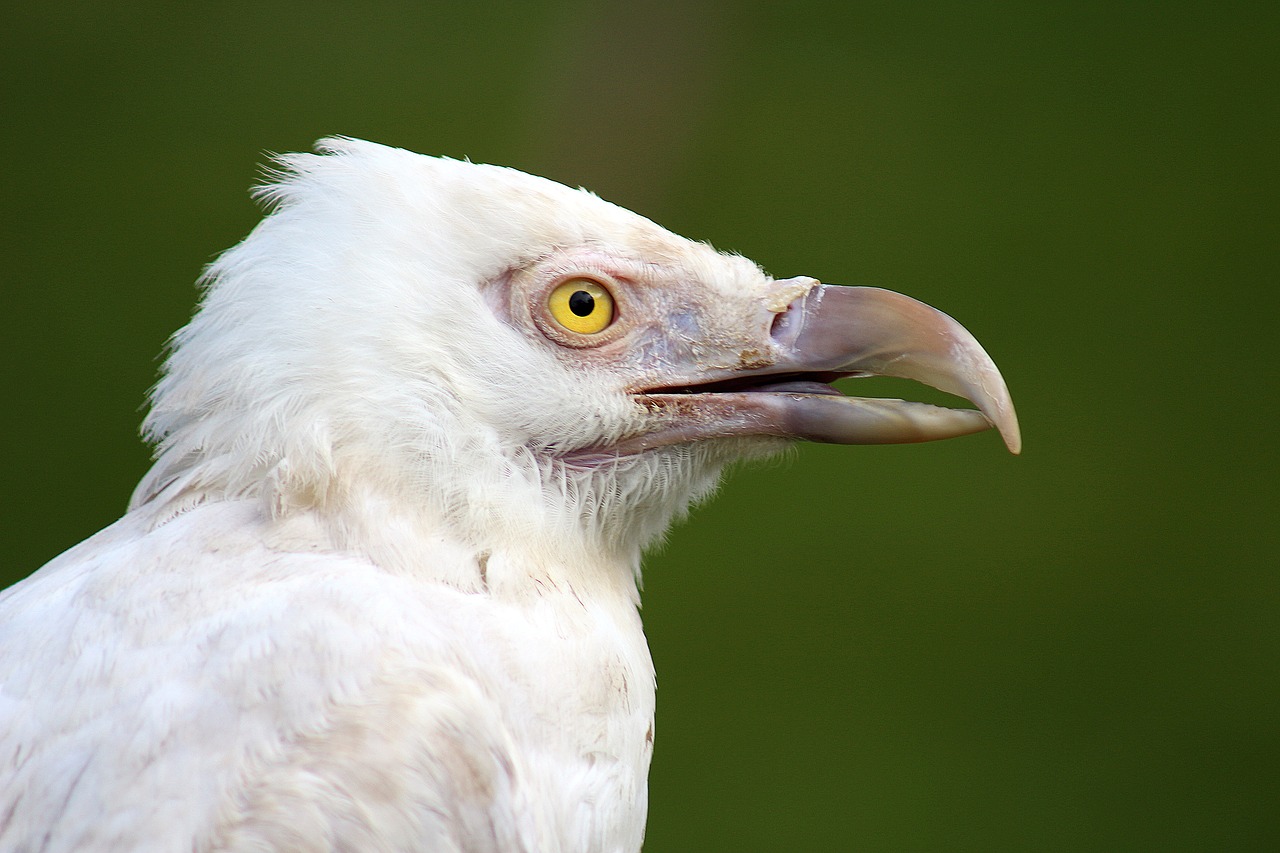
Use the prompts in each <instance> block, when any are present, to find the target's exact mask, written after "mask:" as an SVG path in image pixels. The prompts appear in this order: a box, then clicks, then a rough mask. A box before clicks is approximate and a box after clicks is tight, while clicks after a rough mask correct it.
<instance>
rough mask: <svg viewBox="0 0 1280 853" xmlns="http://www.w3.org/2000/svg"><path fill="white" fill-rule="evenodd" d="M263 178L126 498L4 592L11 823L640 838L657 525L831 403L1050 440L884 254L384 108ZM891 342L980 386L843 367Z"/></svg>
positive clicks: (891, 362) (132, 841)
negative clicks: (859, 389) (803, 256)
mask: <svg viewBox="0 0 1280 853" xmlns="http://www.w3.org/2000/svg"><path fill="white" fill-rule="evenodd" d="M255 192H256V195H257V197H258V199H259V200H260V201H261V202H262V203H263V205H264V207H265V208H266V212H265V215H264V217H263V218H262V219H261V221H260V222H259V223H258V224H257V225H256V227H255V228H254V229H253V230H252V231H251V232H250V234H249V235H248V236H247V237H246V238H245V239H244V240H243V241H242V242H240V243H239V244H238V245H236V246H234V247H233V248H231V249H229V250H227V251H226V252H224V253H223V254H222V255H221V256H220V257H218V258H217V259H216V260H215V261H214V262H213V263H212V264H210V266H209V268H208V269H207V270H206V272H205V274H204V276H203V277H202V282H201V287H202V292H201V295H200V300H199V304H198V306H197V308H196V310H195V313H194V315H193V317H192V319H191V321H190V322H189V323H188V324H187V325H186V326H185V327H183V328H182V329H181V330H179V331H178V332H177V333H175V335H174V336H173V337H172V339H171V340H170V342H169V344H168V346H167V353H166V357H165V360H164V363H163V366H162V368H161V375H160V378H159V380H158V381H157V383H156V384H155V386H154V387H153V388H152V390H151V392H150V408H149V412H148V413H147V415H146V416H145V419H144V422H143V427H142V429H143V433H144V436H145V438H146V439H147V440H148V441H149V442H150V443H151V444H152V446H153V451H154V452H153V455H154V462H153V465H152V467H151V468H150V470H149V471H148V472H147V473H146V475H145V476H144V477H143V479H142V480H141V482H140V483H139V484H138V486H137V488H136V490H135V491H134V493H133V495H132V498H131V500H130V503H129V506H128V510H127V512H126V513H125V514H124V516H123V517H122V518H121V519H120V520H119V521H117V522H116V523H114V524H112V525H111V526H109V527H107V528H106V529H104V530H102V531H101V532H100V533H98V534H96V535H94V536H92V537H91V538H89V539H88V540H86V541H85V542H83V543H81V544H79V545H77V546H75V547H73V548H71V549H70V550H69V551H67V552H66V553H64V554H62V555H61V556H59V557H57V558H55V559H54V560H52V561H51V562H49V563H48V564H47V565H45V566H44V567H43V568H41V569H39V570H38V571H36V572H35V573H34V574H32V575H30V576H29V577H27V578H26V579H24V580H22V581H20V582H18V583H17V584H15V585H14V586H12V587H10V588H8V589H7V590H5V591H4V592H3V594H2V595H0V849H3V850H12V851H32V853H34V851H71V850H76V851H106V850H111V851H131V850H132V851H142V850H145V851H165V853H167V852H168V851H173V853H177V851H184V852H187V851H200V853H204V852H205V851H268V850H281V851H283V850H287V851H330V850H343V851H348V850H361V851H544V852H545V853H552V852H553V851H554V853H561V851H563V853H579V851H610V853H612V851H636V850H639V849H640V848H641V845H642V843H643V840H644V831H645V821H646V812H647V804H648V788H647V784H648V783H647V777H648V769H649V764H650V758H651V755H652V749H653V743H654V707H655V674H654V668H653V664H652V660H651V658H650V655H649V650H648V646H647V643H646V640H645V636H644V633H643V630H642V626H641V621H640V616H639V610H638V606H639V579H640V566H641V555H642V553H643V552H644V550H645V548H646V547H648V546H650V545H652V544H653V543H655V542H656V541H658V540H660V539H661V537H662V536H663V534H664V532H665V531H666V530H667V529H668V527H669V526H670V525H671V524H673V523H674V522H676V521H678V520H680V519H682V518H683V517H684V515H685V514H686V513H687V510H688V508H689V507H690V506H691V505H693V504H694V503H696V502H697V501H700V500H703V499H705V498H707V497H708V496H709V495H710V494H711V492H712V491H713V490H714V489H715V488H716V486H717V484H718V483H719V481H720V479H721V477H722V474H723V472H724V471H725V469H726V467H727V466H729V465H731V464H733V463H736V462H739V461H742V460H750V459H760V458H766V457H769V456H772V455H775V454H777V453H779V452H781V451H784V450H785V449H786V448H788V447H791V446H793V445H794V443H795V442H796V441H798V440H801V441H816V442H825V443H835V444H851V445H852V444H884V443H899V442H915V441H926V440H933V439H940V438H950V437H954V436H959V435H966V434H970V433H975V432H980V431H982V430H985V429H989V428H991V427H993V426H994V427H995V428H996V430H997V431H998V432H999V434H1000V435H1001V436H1002V437H1003V440H1004V442H1005V444H1006V445H1007V447H1008V449H1009V450H1011V451H1013V452H1015V453H1016V452H1018V451H1019V449H1020V447H1021V438H1020V433H1019V428H1018V422H1017V417H1016V414H1015V412H1014V409H1013V405H1012V402H1011V400H1010V396H1009V392H1008V389H1007V386H1006V384H1005V382H1004V380H1003V379H1002V378H1001V375H1000V372H999V370H998V369H997V368H996V366H995V364H994V362H993V361H992V359H991V358H990V357H989V356H988V355H987V353H986V352H985V351H984V350H983V348H982V346H981V345H980V344H979V343H978V342H977V340H976V339H975V338H974V337H973V336H972V335H971V334H970V333H969V332H968V331H966V330H965V329H964V327H962V326H961V325H960V324H959V323H958V322H956V321H955V320H953V319H952V318H950V317H949V316H947V315H946V314H943V313H942V312H940V311H938V310H936V309H934V308H931V307H929V306H926V305H924V304H923V303H920V302H917V301H915V300H913V299H911V298H909V297H906V296H903V295H900V294H897V293H895V292H892V291H889V290H883V289H878V288H872V287H847V286H841V285H834V284H824V283H821V282H819V281H818V280H817V279H814V278H810V277H803V276H800V277H792V278H784V279H776V278H772V277H770V276H769V275H768V274H766V273H765V272H764V271H763V269H762V268H761V267H760V266H758V265H757V264H756V263H754V262H752V261H750V260H749V259H747V258H745V257H743V256H741V255H736V254H730V253H723V252H720V251H717V250H716V249H714V248H713V247H711V246H710V245H708V244H706V243H702V242H696V241H692V240H689V239H686V238H684V237H681V236H678V235H676V234H674V233H672V232H670V231H667V230H665V229H664V228H662V227H660V226H658V225H657V224H655V223H654V222H652V221H650V220H648V219H646V218H643V217H642V216H640V215H638V214H636V213H633V212H631V211H628V210H626V209H624V208H622V207H619V206H615V205H613V204H611V203H609V202H607V201H605V200H603V199H601V198H599V197H598V196H596V195H593V194H592V193H590V192H588V191H586V190H583V189H577V188H572V187H569V186H566V185H562V184H559V183H555V182H553V181H550V180H547V179H544V178H540V177H536V176H533V175H529V174H525V173H523V172H520V171H516V170H514V169H510V168H506V167H501V166H492V165H484V164H478V163H473V162H470V161H467V160H455V159H449V158H442V157H433V156H426V155H422V154H417V153H413V152H410V151H407V150H404V149H399V148H393V147H388V146H384V145H380V144H376V143H372V142H365V141H361V140H357V139H353V138H349V137H334V138H329V139H326V140H322V141H321V142H320V143H317V146H316V148H315V150H314V151H312V152H308V153H298V154H288V155H283V156H280V157H277V158H276V159H275V160H274V161H273V165H272V166H271V167H270V169H269V174H268V177H267V178H266V180H265V182H264V183H263V184H262V185H261V186H260V187H259V188H258V189H257V190H256V191H255ZM868 375H883V376H896V377H903V378H908V379H913V380H917V381H919V382H922V383H925V384H928V385H932V386H934V387H936V388H940V389H942V390H943V391H946V392H949V393H952V394H956V395H958V396H960V397H964V398H966V399H967V400H968V401H970V402H972V403H973V404H974V405H976V406H977V408H976V409H970V408H948V407H941V406H933V405H927V404H924V403H915V402H910V401H902V400H886V399H877V398H873V397H865V398H859V397H854V396H850V395H847V394H845V393H844V391H843V390H841V389H839V388H836V387H835V386H834V385H833V383H834V382H835V381H836V380H839V379H844V378H848V377H861V376H868Z"/></svg>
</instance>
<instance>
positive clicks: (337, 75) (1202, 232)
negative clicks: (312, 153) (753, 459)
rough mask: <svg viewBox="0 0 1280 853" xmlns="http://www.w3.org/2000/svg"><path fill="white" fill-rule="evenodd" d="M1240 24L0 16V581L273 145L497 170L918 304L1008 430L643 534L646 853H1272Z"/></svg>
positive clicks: (1244, 12) (100, 440) (522, 9)
mask: <svg viewBox="0 0 1280 853" xmlns="http://www.w3.org/2000/svg"><path fill="white" fill-rule="evenodd" d="M1278 9H1280V7H1278V6H1276V5H1275V4H1261V3H1259V4H1257V5H1256V6H1252V7H1251V6H1244V5H1233V4H1230V3H1219V4H1204V5H1194V6H1193V5H1189V4H1188V5H1183V6H1178V5H1176V4H1115V3H1109V2H1107V3H1104V2H1093V3H1071V2H1068V3H1034V4H1030V3H1029V4H1007V3H939V4H908V3H852V4H851V3H834V2H831V3H825V2H798V3H787V4H769V3H705V2H688V3H674V2H670V3H641V4H632V3H624V2H564V3H505V4H473V3H436V4H420V3H386V2H373V3H364V4H354V3H336V2H312V3H306V4H301V3H271V2H261V3H255V4H252V5H236V4H221V5H204V4H188V5H179V4H161V3H118V2H116V3H87V2H82V3H44V4H35V3H20V4H8V5H7V6H6V8H5V10H4V11H3V12H0V86H2V87H3V119H2V121H0V132H2V133H3V154H2V158H3V159H2V163H0V175H2V180H3V204H2V205H0V217H3V219H2V225H0V240H2V241H3V242H2V247H3V248H2V250H0V251H2V254H0V269H2V270H3V277H4V280H3V300H4V301H3V311H2V312H0V323H3V334H2V335H0V342H2V344H3V347H4V358H3V369H4V387H5V391H6V394H5V398H6V399H5V405H4V435H3V446H4V467H3V471H4V473H3V481H2V486H3V508H4V517H5V525H4V526H5V535H4V537H3V548H4V551H3V555H2V563H0V565H2V566H3V573H4V574H3V576H2V578H0V579H2V580H3V581H4V582H5V583H8V582H11V581H13V580H16V579H18V578H19V577H22V576H23V575H25V574H27V573H29V572H30V571H32V570H34V569H35V568H37V567H38V566H39V565H40V564H42V563H43V562H45V561H46V560H48V559H49V558H51V557H53V556H54V555H56V554H57V553H59V552H60V551H62V550H63V549H65V548H67V547H69V546H70V545H72V544H74V543H75V542H77V541H79V540H80V539H82V538H84V537H85V536H88V535H89V534H91V533H93V532H94V531H96V530H97V529H99V528H100V527H102V526H104V525H106V524H108V523H110V522H111V521H112V520H113V519H115V518H116V517H117V516H118V515H119V513H120V511H121V510H122V508H123V506H124V504H125V501H126V500H127V498H128V495H129V492H130V490H131V488H132V486H133V484H134V482H135V481H136V480H137V479H138V478H139V476H140V475H141V474H142V472H143V471H144V470H145V468H146V467H147V462H148V456H147V452H146V449H145V448H144V447H143V446H142V445H141V443H140V442H139V440H138V439H137V437H136V429H137V424H138V421H139V419H140V417H141V412H140V406H141V404H142V401H143V394H144V391H145V389H146V388H147V387H148V385H149V384H150V383H151V382H152V380H153V378H154V376H155V370H156V365H157V360H156V357H157V354H158V353H159V352H160V350H161V347H162V345H163V343H164V341H165V339H166V337H167V336H168V335H169V333H171V332H172V331H173V330H175V329H176V328H178V327H179V326H180V325H182V323H184V322H185V321H186V319H187V318H188V316H189V314H190V311H191V308H192V305H193V303H194V299H195V296H196V292H195V290H194V288H193V286H192V284H193V282H194V280H195V278H196V276H197V275H198V274H199V272H200V270H201V267H202V266H203V265H204V264H205V263H207V262H208V261H209V260H210V259H211V258H212V257H213V256H214V254H215V253H216V252H218V251H219V250H221V249H223V248H226V247H228V246H230V245H232V244H233V243H235V242H236V241H237V240H238V239H239V238H240V237H242V236H243V235H244V234H245V233H246V232H247V231H248V230H249V229H250V228H251V227H252V226H253V224H254V223H255V221H256V220H257V219H258V216H259V212H258V211H257V210H256V208H255V207H254V205H253V204H252V203H251V202H250V201H249V200H248V197H247V195H246V192H245V190H246V188H247V187H248V186H249V185H250V184H251V183H252V182H253V181H254V180H255V178H256V174H257V171H258V169H259V164H260V163H262V161H263V153H262V152H263V151H264V150H270V151H290V150H299V149H306V148H307V147H309V146H310V144H311V143H312V141H313V140H315V139H316V138H317V137H320V136H323V135H326V134H332V133H342V134H349V135H354V136H360V137H364V138H369V139H373V140H377V141H380V142H384V143H389V144H394V145H399V146H403V147H407V148H411V149H414V150H418V151H422V152H426V153H437V154H449V155H453V156H459V157H461V156H467V157H470V158H472V159H474V160H478V161H488V162H496V163H502V164H506V165H511V166H516V167H518V168H521V169H524V170H526V171H531V172H534V173H538V174H542V175H546V176H548V177H551V178H555V179H557V180H560V181H563V182H566V183H569V184H574V185H585V186H588V187H590V188H592V189H594V190H595V191H597V192H598V193H600V194H601V195H603V196H604V197H606V198H609V199H611V200H613V201H616V202H618V203H620V204H623V205H625V206H628V207H631V208H633V209H636V210H638V211H640V212H642V213H644V214H646V215H648V216H650V217H651V218H653V219H655V220H657V221H658V222H660V223H662V224H664V225H666V226H667V227H669V228H672V229H673V230H675V231H678V232H680V233H683V234H685V235H687V236H691V237H695V238H699V239H704V240H709V241H711V242H712V243H714V244H715V245H717V246H718V247H720V248H723V249H730V250H734V251H738V252H741V253H743V254H745V255H748V256H749V257H751V258H753V259H755V260H757V261H759V262H760V263H762V264H763V265H764V266H765V267H766V268H767V269H768V270H770V271H771V272H773V273H774V274H776V275H779V276H789V275H796V274H807V275H813V276H817V277H819V278H821V279H823V280H826V281H833V282H841V283H848V284H875V285H879V286H884V287H890V288H894V289H898V290H902V291H903V292H906V293H909V294H911V295H913V296H916V297H917V298H920V299H923V300H925V301H927V302H930V303H932V304H934V305H937V306H939V307H941V308H942V309H943V310H945V311H947V312H948V313H951V314H952V315H954V316H955V317H957V318H958V319H960V320H961V322H963V323H965V324H966V325H967V326H968V327H969V328H970V329H971V330H972V331H973V332H974V333H975V334H976V335H977V336H978V338H979V339H980V340H981V341H982V342H983V343H984V344H985V345H986V347H987V349H988V350H989V351H990V352H991V353H992V355H993V356H994V357H995V359H996V361H997V362H998V363H999V364H1000V366H1001V368H1002V370H1003V371H1004V374H1005V377H1006V378H1007V380H1008V382H1009V385H1010V387H1011V388H1012V390H1013V394H1014V399H1015V401H1016V403H1017V405H1018V409H1019V413H1020V415H1021V418H1022V422H1023V428H1024V432H1025V435H1026V451H1025V454H1024V455H1023V456H1022V457H1021V458H1013V457H1010V456H1009V455H1007V454H1006V453H1005V452H1004V451H1003V449H1002V448H1001V447H1000V445H999V442H998V441H997V439H996V438H995V436H993V435H990V434H987V435H983V436H979V437H975V438H968V439H961V440H956V441H950V442H943V443H939V444H933V445H923V446H908V447H885V448H833V447H817V446H812V447H803V448H800V449H799V451H798V452H797V453H796V454H795V455H794V456H793V457H792V458H790V459H788V460H786V461H785V462H783V463H782V464H776V465H765V466H757V467H755V468H751V469H748V470H745V471H741V472H738V473H737V474H736V475H735V476H734V477H733V478H732V479H731V480H730V481H729V483H728V485H727V487H726V488H725V489H724V492H723V494H722V495H721V496H720V497H719V498H717V499H716V500H715V501H714V502H712V503H710V504H709V505H707V506H705V507H703V508H701V509H700V510H698V511H697V512H696V513H695V514H694V517H693V519H692V521H691V522H690V523H688V524H687V525H685V526H683V527H681V528H679V529H677V530H676V531H675V532H674V533H673V535H672V536H671V537H670V541H669V544H668V545H667V546H666V547H665V548H664V549H662V550H661V551H659V552H658V553H656V554H654V555H651V557H650V559H649V561H648V563H647V571H646V581H647V584H646V590H645V608H644V612H645V621H646V625H647V630H648V633H649V636H650V639H651V643H652V648H653V654H654V658H655V660H656V664H657V667H658V673H659V691H658V701H659V711H658V715H659V716H658V741H657V747H658V748H657V754H656V757H655V761H654V767H653V773H652V777H651V791H652V807H651V817H650V824H649V836H648V843H647V847H646V849H647V850H648V851H653V852H654V853H663V851H688V850H702V851H720V850H724V851H729V850H733V851H755V850H760V851H765V850H839V849H858V848H860V849H871V850H961V849H967V850H1104V849H1105V850H1137V849H1148V850H1174V849H1185V850H1227V849H1252V850H1259V849H1267V848H1270V849H1277V845H1280V725H1278V724H1280V709H1278V707H1277V705H1278V704H1280V670H1278V666H1277V664H1278V662H1280V661H1278V659H1280V579H1278V577H1277V560H1276V553H1277V541H1276V540H1277V531H1276V515H1277V506H1278V502H1277V496H1276V488H1275V483H1276V473H1277V472H1276V467H1277V466H1276V464H1275V463H1276V459H1275V456H1276V451H1275V435H1276V429H1275V423H1276V421H1275V417H1274V415H1275V408H1276V404H1275V395H1276V384H1275V378H1276V373H1277V370H1276V369H1277V359H1276V358H1275V357H1274V355H1273V350H1274V344H1273V343H1270V342H1268V340H1267V336H1268V335H1275V334H1276V332H1275V330H1274V328H1273V327H1274V326H1275V323H1276V320H1277V312H1276V310H1275V309H1276V297H1275V290H1276V287H1277V285H1278V284H1280V282H1278V281H1277V278H1278V277H1277V258H1276V243H1277V228H1276V226H1277V218H1276V210H1275V202H1276V195H1277V189H1278V182H1277V166H1278V165H1280V144H1278V143H1280V119H1278V116H1280V110H1278V108H1277V104H1278V103H1280V94H1278V93H1280V87H1278V86H1277V84H1278V83H1280V75H1278V74H1277V67H1278V62H1277V54H1278V52H1280V48H1278V47H1277V45H1280V27H1278V26H1277V24H1278V23H1280V16H1278V13H1277V10H1278ZM1272 340H1274V338H1273V339H1272ZM880 390H882V391H887V392H889V393H905V394H907V395H911V394H916V393H917V392H916V391H914V390H912V389H910V388H907V389H899V388H897V387H896V386H891V385H883V386H881V389H880ZM925 396H927V395H925ZM930 399H933V398H932V397H930Z"/></svg>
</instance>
